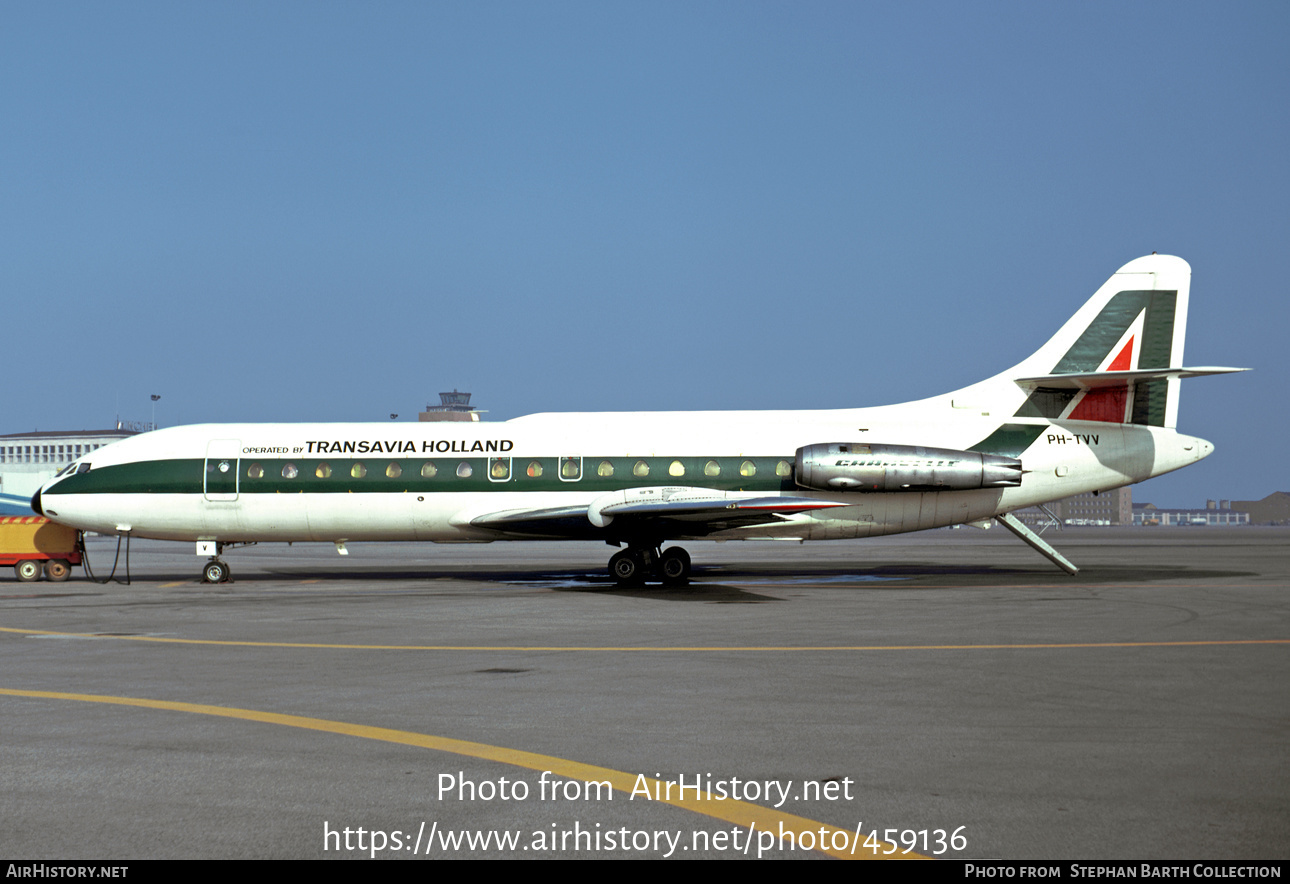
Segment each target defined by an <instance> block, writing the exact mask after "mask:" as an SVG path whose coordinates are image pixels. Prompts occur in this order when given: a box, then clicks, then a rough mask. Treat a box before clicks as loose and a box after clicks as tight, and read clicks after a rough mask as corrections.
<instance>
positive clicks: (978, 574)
mask: <svg viewBox="0 0 1290 884" xmlns="http://www.w3.org/2000/svg"><path fill="white" fill-rule="evenodd" d="M1254 573H1255V572H1249V571H1236V570H1218V569H1212V568H1195V567H1188V566H1186V565H1157V564H1151V565H1120V564H1092V565H1089V566H1087V567H1085V568H1084V569H1083V570H1081V571H1080V573H1079V574H1077V575H1074V576H1068V575H1066V574H1064V573H1062V572H1060V571H1057V570H1055V569H1054V570H1051V571H1050V570H1048V569H1046V568H1043V567H1034V568H1026V567H1015V566H1006V565H986V564H963V563H957V564H930V563H910V562H869V563H866V564H865V565H864V566H863V567H857V565H856V563H855V562H837V561H832V562H827V561H826V562H820V563H818V564H805V565H804V564H803V563H802V562H800V561H799V562H792V563H783V564H778V563H770V564H766V563H749V564H722V565H706V566H705V565H696V566H695V567H694V571H693V574H692V577H691V581H690V583H688V584H686V585H680V586H663V585H660V584H658V583H654V582H651V583H647V584H645V585H642V586H631V587H624V586H618V585H616V584H615V583H614V581H613V579H612V578H611V577H609V575H608V574H606V573H605V572H604V571H603V570H601V569H599V568H596V569H590V570H589V569H586V568H567V569H551V568H549V567H547V568H528V569H526V568H523V567H511V568H505V569H503V568H498V567H496V566H492V567H482V568H481V567H473V566H468V565H462V566H456V567H447V568H445V567H439V568H433V569H429V568H425V569H423V568H409V567H406V566H400V567H375V568H373V567H361V568H341V569H337V568H334V567H331V568H321V567H313V566H304V567H259V568H253V569H246V570H243V571H242V572H241V573H240V574H235V576H234V580H233V581H231V582H230V583H227V584H222V585H214V584H203V583H201V582H199V581H198V580H196V579H194V578H193V576H192V574H191V572H187V573H175V574H158V573H157V572H156V571H153V570H150V571H149V573H147V574H146V575H137V574H136V575H135V576H134V577H133V583H135V584H140V585H146V584H152V585H156V584H165V583H182V584H183V585H184V586H185V587H190V588H191V587H206V588H209V589H213V590H217V589H227V590H229V591H236V590H242V591H247V592H253V591H254V590H255V589H256V588H257V586H258V587H259V588H263V589H268V588H270V585H271V584H279V585H280V584H281V583H283V582H290V583H298V582H305V581H307V582H308V583H310V584H317V585H318V587H319V588H320V589H322V588H326V587H328V586H334V587H335V586H336V585H337V584H342V583H343V584H349V585H353V584H355V583H361V584H367V585H366V586H364V587H363V588H364V590H366V591H372V590H376V591H379V590H380V589H381V588H382V584H384V585H386V586H389V587H390V589H396V587H394V586H393V585H392V584H394V583H396V582H407V581H410V582H413V583H416V584H424V583H425V582H435V583H442V582H443V581H452V582H461V583H463V584H472V583H473V584H492V585H493V587H492V588H498V589H500V588H502V587H503V586H506V587H514V588H537V589H547V590H550V591H553V592H594V593H597V594H600V595H616V596H623V597H628V598H649V599H657V600H659V601H677V602H683V601H695V602H709V603H712V602H719V603H720V602H724V603H740V602H742V603H759V602H766V601H778V600H779V599H777V598H776V597H775V596H773V595H768V594H767V593H773V592H774V591H776V590H780V591H783V590H794V589H807V588H811V589H836V590H842V591H858V590H888V591H890V590H901V589H909V590H923V589H969V588H1008V587H1013V588H1019V589H1025V588H1045V589H1047V588H1052V589H1060V588H1069V587H1073V586H1112V585H1114V586H1121V587H1124V586H1134V585H1140V586H1141V587H1142V588H1144V589H1147V588H1150V587H1152V586H1174V585H1177V584H1179V583H1214V582H1220V581H1228V580H1232V579H1234V578H1248V577H1250V576H1253V574H1254ZM120 576H121V575H119V574H118V577H120ZM78 582H79V581H78ZM111 585H112V584H108V587H110V586H111ZM13 588H14V589H15V590H17V586H15V587H13ZM46 588H48V589H50V590H52V589H53V587H46V586H45V585H40V586H39V588H37V587H34V586H28V587H24V590H25V591H21V592H18V593H15V594H14V596H17V595H21V596H22V597H33V596H39V597H50V596H53V595H55V593H53V592H42V591H41V590H43V589H46ZM105 588H107V587H105ZM336 588H339V587H336ZM416 588H417V587H415V586H413V587H409V586H407V585H403V586H399V587H397V589H398V590H400V591H402V592H407V591H409V590H412V591H415V590H416ZM463 588H464V587H463ZM59 589H60V590H61V591H62V592H61V593H58V594H67V593H69V592H70V593H77V594H79V592H80V591H81V587H75V588H74V587H71V586H67V585H66V584H64V585H63V586H61V587H59ZM7 595H8V594H4V593H0V596H7Z"/></svg>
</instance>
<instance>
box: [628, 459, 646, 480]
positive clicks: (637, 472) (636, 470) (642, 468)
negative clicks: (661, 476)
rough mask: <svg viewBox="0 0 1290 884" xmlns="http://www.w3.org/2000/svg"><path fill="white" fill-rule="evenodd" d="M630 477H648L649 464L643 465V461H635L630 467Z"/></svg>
mask: <svg viewBox="0 0 1290 884" xmlns="http://www.w3.org/2000/svg"><path fill="white" fill-rule="evenodd" d="M632 475H633V476H638V477H641V478H644V477H645V476H648V475H649V464H647V463H645V461H643V460H638V461H636V465H635V466H633V467H632Z"/></svg>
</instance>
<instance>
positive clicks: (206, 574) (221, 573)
mask: <svg viewBox="0 0 1290 884" xmlns="http://www.w3.org/2000/svg"><path fill="white" fill-rule="evenodd" d="M202 577H203V579H205V581H206V582H207V583H226V582H227V581H228V565H226V564H224V563H223V562H219V561H211V562H207V563H206V568H205V570H203V571H202Z"/></svg>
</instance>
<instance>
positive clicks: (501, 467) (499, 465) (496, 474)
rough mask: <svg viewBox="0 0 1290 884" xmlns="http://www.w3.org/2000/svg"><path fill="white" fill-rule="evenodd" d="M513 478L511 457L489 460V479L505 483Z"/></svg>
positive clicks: (491, 458)
mask: <svg viewBox="0 0 1290 884" xmlns="http://www.w3.org/2000/svg"><path fill="white" fill-rule="evenodd" d="M510 477H511V459H510V458H509V457H490V458H489V459H488V478H490V479H492V480H493V481H494V482H505V481H506V480H507V479H509V478H510Z"/></svg>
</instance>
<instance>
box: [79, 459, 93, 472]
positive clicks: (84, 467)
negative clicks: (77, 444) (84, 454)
mask: <svg viewBox="0 0 1290 884" xmlns="http://www.w3.org/2000/svg"><path fill="white" fill-rule="evenodd" d="M89 471H90V463H89V461H83V462H82V463H81V465H80V466H79V467H77V468H76V472H78V473H88V472H89Z"/></svg>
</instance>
